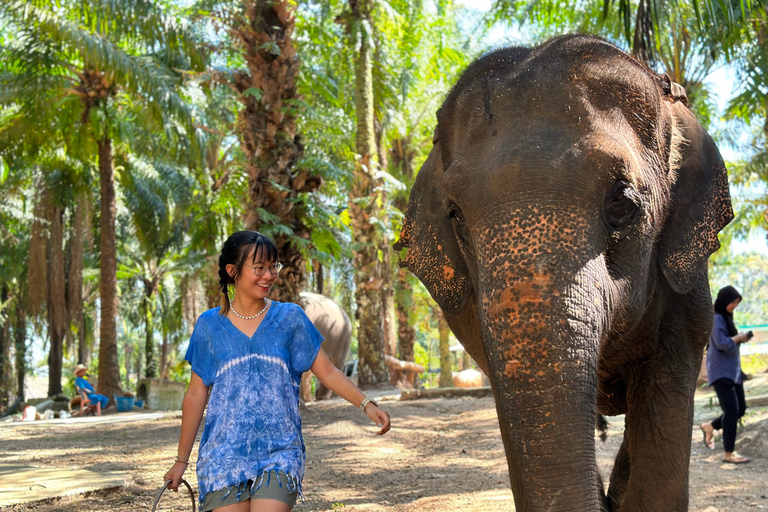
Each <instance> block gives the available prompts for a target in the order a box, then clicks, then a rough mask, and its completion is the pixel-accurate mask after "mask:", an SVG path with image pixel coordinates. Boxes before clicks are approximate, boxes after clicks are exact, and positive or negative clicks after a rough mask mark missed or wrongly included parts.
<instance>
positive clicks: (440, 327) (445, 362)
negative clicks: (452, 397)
mask: <svg viewBox="0 0 768 512" xmlns="http://www.w3.org/2000/svg"><path fill="white" fill-rule="evenodd" d="M433 311H434V312H435V317H436V318H437V333H438V339H439V340H440V387H441V388H450V387H453V368H452V365H451V328H450V327H448V322H446V320H445V317H444V316H443V312H442V311H441V310H440V308H438V307H437V305H435V306H434V308H433Z"/></svg>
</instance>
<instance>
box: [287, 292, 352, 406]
mask: <svg viewBox="0 0 768 512" xmlns="http://www.w3.org/2000/svg"><path fill="white" fill-rule="evenodd" d="M299 305H300V306H301V308H302V309H303V310H304V312H305V313H306V314H307V316H308V317H309V319H310V320H311V321H312V323H313V324H314V325H315V327H317V330H318V331H320V334H322V335H323V344H322V347H323V351H325V353H326V354H327V355H328V359H330V360H331V362H332V363H333V365H334V366H335V367H336V368H338V369H339V370H343V368H344V363H346V359H347V354H348V353H349V345H350V344H351V343H352V322H351V321H350V320H349V316H348V315H347V313H346V312H345V311H344V310H343V309H342V308H341V306H339V305H338V304H337V303H336V302H334V301H333V299H331V298H330V297H326V296H325V295H320V294H317V293H309V292H302V293H301V296H300V299H299ZM310 377H311V373H310V372H305V373H304V375H302V376H301V389H300V394H301V398H302V399H303V400H304V401H306V402H308V401H311V399H312V396H311V391H310V380H309V379H310ZM332 394H333V392H332V391H331V390H330V389H328V388H327V387H325V386H324V385H323V384H322V383H321V382H318V385H317V389H316V390H315V398H316V399H317V400H327V399H329V398H331V395H332Z"/></svg>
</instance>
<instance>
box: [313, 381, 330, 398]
mask: <svg viewBox="0 0 768 512" xmlns="http://www.w3.org/2000/svg"><path fill="white" fill-rule="evenodd" d="M332 395H333V391H331V390H330V389H328V388H327V387H325V384H323V383H322V382H319V381H318V383H317V389H316V390H315V400H328V399H330V398H331V396H332Z"/></svg>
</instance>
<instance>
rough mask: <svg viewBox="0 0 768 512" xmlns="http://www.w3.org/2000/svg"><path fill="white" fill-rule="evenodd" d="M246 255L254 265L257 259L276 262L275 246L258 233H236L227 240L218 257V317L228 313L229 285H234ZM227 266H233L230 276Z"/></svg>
mask: <svg viewBox="0 0 768 512" xmlns="http://www.w3.org/2000/svg"><path fill="white" fill-rule="evenodd" d="M248 255H252V256H251V261H252V262H253V263H256V258H257V257H259V258H260V259H261V260H262V261H276V260H277V246H276V245H275V243H274V242H273V241H272V240H270V239H269V238H268V237H266V236H264V235H262V234H261V233H259V232H258V231H238V232H236V233H233V234H232V235H230V237H229V238H227V241H226V242H224V245H223V246H222V247H221V254H220V255H219V286H221V293H222V296H221V310H220V311H219V314H220V315H226V314H227V313H228V312H229V285H231V284H235V281H236V280H237V278H238V277H239V276H240V272H241V271H242V269H243V264H244V263H245V260H246V259H247V258H248ZM227 265H234V266H235V271H234V272H233V273H232V275H231V276H230V275H229V272H227Z"/></svg>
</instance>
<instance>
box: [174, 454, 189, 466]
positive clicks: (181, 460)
mask: <svg viewBox="0 0 768 512" xmlns="http://www.w3.org/2000/svg"><path fill="white" fill-rule="evenodd" d="M174 462H176V463H177V464H184V465H186V466H189V457H182V456H178V457H176V460H175V461H174Z"/></svg>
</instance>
